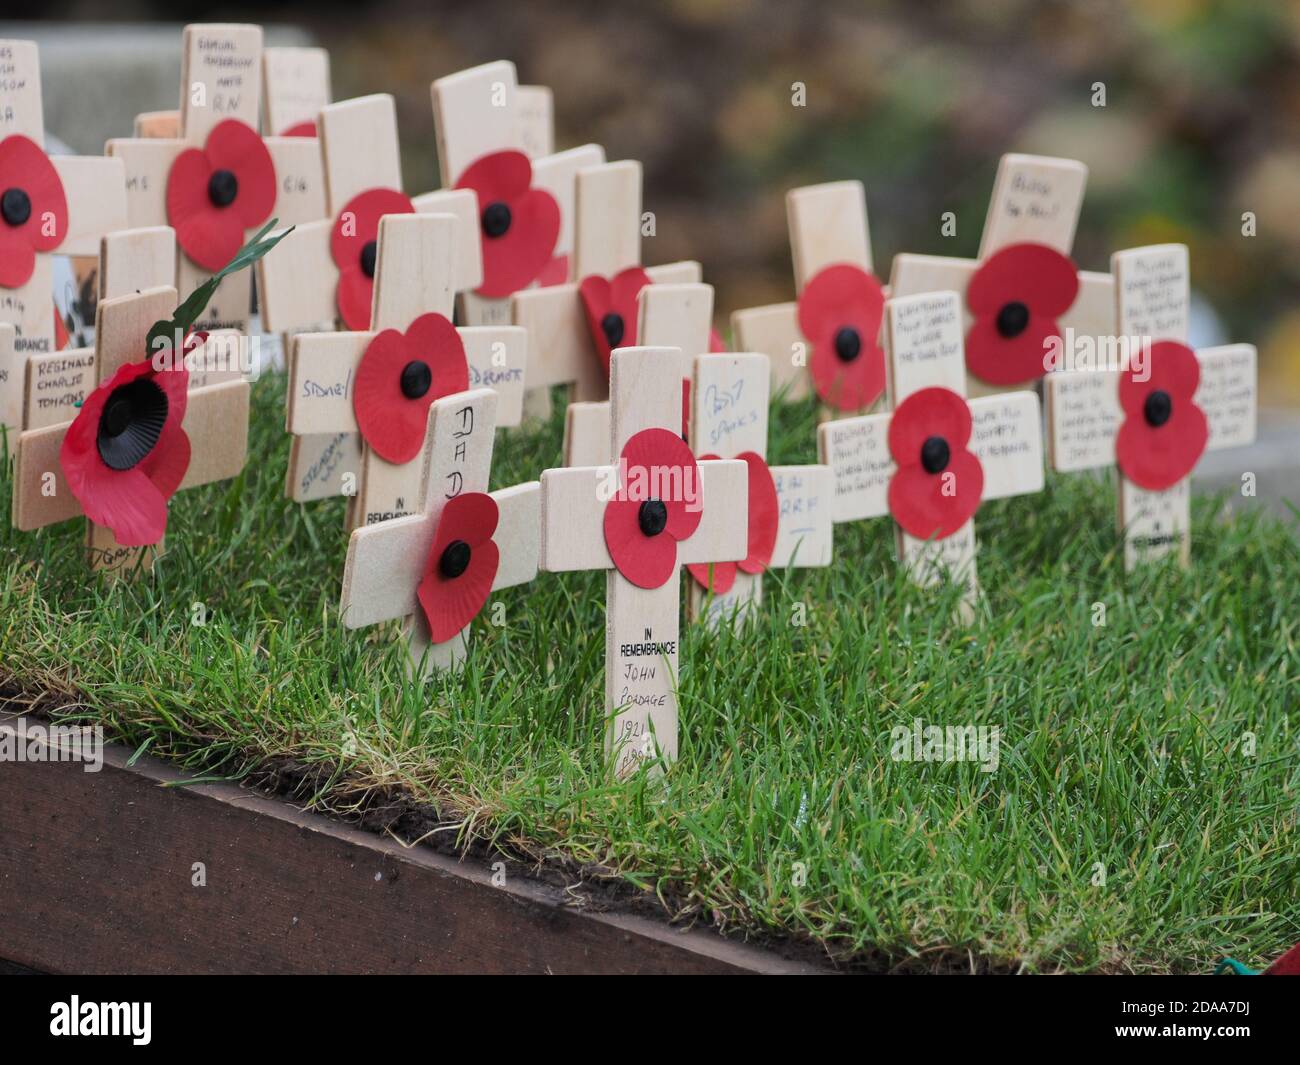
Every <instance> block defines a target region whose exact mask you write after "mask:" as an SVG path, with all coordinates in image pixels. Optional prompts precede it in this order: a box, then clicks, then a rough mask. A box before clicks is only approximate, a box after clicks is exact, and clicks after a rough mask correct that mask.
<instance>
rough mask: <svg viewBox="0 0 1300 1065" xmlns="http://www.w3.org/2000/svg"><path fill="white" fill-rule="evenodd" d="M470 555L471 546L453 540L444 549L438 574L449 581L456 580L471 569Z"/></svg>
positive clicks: (439, 561)
mask: <svg viewBox="0 0 1300 1065" xmlns="http://www.w3.org/2000/svg"><path fill="white" fill-rule="evenodd" d="M470 553H471V552H470V549H469V544H467V543H466V542H465V541H464V540H453V541H452V542H451V543H449V544H448V545H447V546H446V547H444V548H443V549H442V557H441V558H439V559H438V572H439V573H441V574H442V575H443V576H444V577H446V578H447V579H448V580H449V581H451V580H455V579H456V578H457V577H459V576H460V575H461V574H462V573H464V572H465V571H466V570H467V569H469V558H470Z"/></svg>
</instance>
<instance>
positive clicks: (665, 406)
mask: <svg viewBox="0 0 1300 1065" xmlns="http://www.w3.org/2000/svg"><path fill="white" fill-rule="evenodd" d="M680 359H681V354H680V352H676V351H673V350H668V349H660V348H623V349H619V350H616V351H615V352H614V354H613V357H612V360H611V375H610V404H611V428H610V437H611V446H610V452H611V454H615V455H617V456H619V463H618V465H611V466H584V467H566V468H563V469H555V470H547V471H546V472H544V473H543V474H542V522H541V524H542V552H541V568H542V569H543V570H548V571H551V572H555V573H561V572H568V571H572V570H588V569H603V570H605V571H606V585H605V716H606V723H607V728H606V741H605V749H606V754H607V755H608V757H609V759H610V761H611V764H612V766H613V768H614V771H615V773H616V774H617V775H619V776H624V775H626V774H628V773H630V772H632V771H634V770H635V769H636V767H637V766H638V765H639V764H640V763H641V762H643V761H645V760H647V759H652V758H654V757H655V756H656V754H658V755H660V756H662V757H663V758H664V759H665V760H666V761H669V762H671V761H672V760H674V759H675V758H676V756H677V658H678V631H679V626H680V611H681V598H680V596H681V592H680V582H679V580H678V573H679V567H680V566H682V565H689V564H692V563H709V562H734V561H737V560H739V559H741V558H743V557H744V556H745V554H746V551H747V549H748V548H747V539H748V523H747V521H746V504H747V500H748V484H747V481H748V468H747V467H746V465H745V463H744V462H740V461H737V460H729V459H722V460H718V459H713V460H708V461H702V462H696V460H695V459H694V457H693V456H692V455H691V453H690V449H689V448H688V447H687V446H686V444H685V443H684V442H683V441H682V439H681V411H682V393H681V389H682V379H681V374H680V373H665V372H664V369H663V368H664V365H665V363H666V362H668V363H669V364H670V365H680V362H679V361H672V362H669V360H680Z"/></svg>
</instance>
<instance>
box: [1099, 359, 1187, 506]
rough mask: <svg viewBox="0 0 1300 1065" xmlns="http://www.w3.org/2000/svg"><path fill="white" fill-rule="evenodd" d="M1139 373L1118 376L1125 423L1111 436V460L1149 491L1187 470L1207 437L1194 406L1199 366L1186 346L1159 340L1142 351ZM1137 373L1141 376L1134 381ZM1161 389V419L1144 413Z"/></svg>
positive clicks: (1169, 483)
mask: <svg viewBox="0 0 1300 1065" xmlns="http://www.w3.org/2000/svg"><path fill="white" fill-rule="evenodd" d="M1146 355H1147V359H1146V366H1145V368H1144V372H1143V373H1142V374H1141V375H1139V373H1138V372H1137V370H1136V369H1129V370H1127V371H1125V372H1124V373H1123V374H1122V375H1121V376H1120V383H1119V399H1120V406H1121V407H1122V408H1123V410H1124V423H1123V424H1122V425H1121V426H1120V429H1119V435H1118V436H1117V437H1116V439H1115V459H1116V462H1117V463H1118V465H1119V468H1120V470H1121V471H1122V472H1123V474H1124V476H1125V477H1127V478H1128V479H1129V480H1130V481H1132V482H1133V483H1134V484H1136V485H1138V486H1139V487H1140V488H1145V489H1146V490H1147V491H1150V492H1159V491H1163V490H1164V489H1166V488H1170V487H1172V486H1173V485H1175V484H1177V483H1178V482H1179V481H1181V480H1182V479H1183V478H1184V477H1186V476H1187V475H1188V474H1190V473H1191V472H1192V470H1193V469H1194V468H1195V467H1196V463H1197V462H1199V461H1200V458H1201V455H1202V454H1204V452H1205V447H1206V444H1207V443H1208V441H1209V437H1210V427H1209V421H1208V419H1207V418H1206V416H1205V412H1204V411H1203V410H1202V409H1201V408H1200V407H1199V406H1198V405H1197V404H1196V402H1195V399H1194V397H1195V395H1196V389H1197V386H1198V385H1199V384H1200V379H1201V365H1200V361H1199V360H1198V359H1197V358H1196V353H1195V352H1193V351H1192V350H1191V348H1189V347H1187V345H1185V344H1179V343H1177V342H1174V341H1161V342H1159V343H1157V344H1153V345H1152V346H1151V348H1150V349H1148V351H1147V352H1146ZM1139 376H1141V377H1144V378H1145V379H1144V380H1139ZM1157 393H1163V396H1162V400H1163V402H1162V403H1161V404H1160V405H1159V406H1160V407H1161V408H1163V417H1164V420H1163V421H1160V422H1158V423H1156V422H1153V421H1152V420H1151V419H1149V418H1148V416H1147V409H1146V408H1147V403H1148V401H1149V400H1151V399H1152V397H1153V396H1155V395H1156V394H1157Z"/></svg>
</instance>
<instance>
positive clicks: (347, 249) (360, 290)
mask: <svg viewBox="0 0 1300 1065" xmlns="http://www.w3.org/2000/svg"><path fill="white" fill-rule="evenodd" d="M414 213H415V204H413V203H412V202H411V199H410V197H409V196H406V195H405V194H404V193H401V192H398V191H397V189H367V190H366V191H365V192H359V193H357V194H356V195H355V196H353V197H352V199H350V200H348V202H347V203H346V204H345V205H344V207H343V210H341V211H340V212H339V216H338V217H337V218H336V219H334V230H333V232H332V233H330V256H331V257H332V258H333V259H334V265H335V266H337V267H338V268H339V287H338V294H337V295H336V296H335V301H334V302H335V303H336V304H337V305H338V309H339V317H340V318H342V319H343V324H344V325H345V326H347V327H348V328H349V329H357V330H364V329H369V328H370V301H371V297H372V296H373V295H374V291H375V263H376V255H377V253H378V250H379V220H380V219H381V218H383V217H384V215H386V214H414Z"/></svg>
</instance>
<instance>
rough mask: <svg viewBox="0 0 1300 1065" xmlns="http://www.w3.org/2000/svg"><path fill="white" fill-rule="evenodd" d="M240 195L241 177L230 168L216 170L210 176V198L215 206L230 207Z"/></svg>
mask: <svg viewBox="0 0 1300 1065" xmlns="http://www.w3.org/2000/svg"><path fill="white" fill-rule="evenodd" d="M238 195H239V179H238V178H237V177H235V175H234V174H232V173H231V172H230V171H229V170H214V171H213V172H212V176H211V177H210V178H208V199H209V200H211V201H212V206H213V207H229V206H230V205H231V204H232V203H234V202H235V197H236V196H238Z"/></svg>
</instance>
